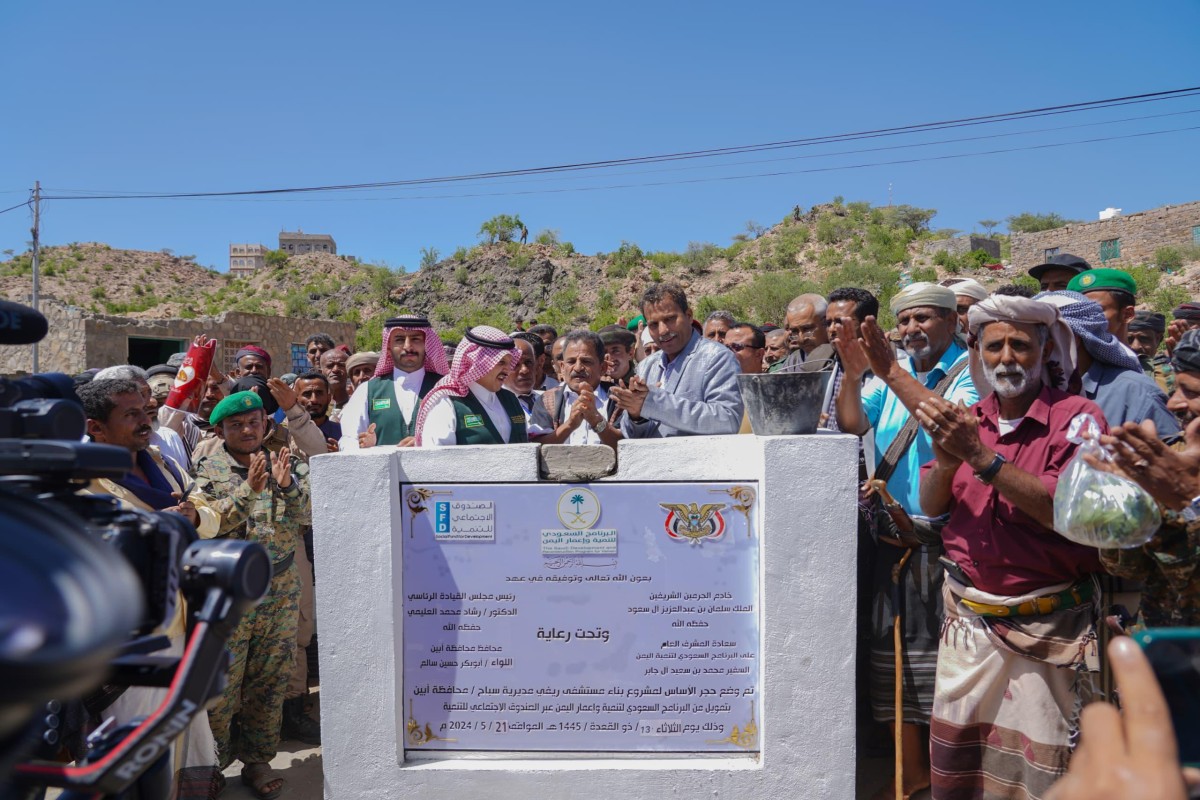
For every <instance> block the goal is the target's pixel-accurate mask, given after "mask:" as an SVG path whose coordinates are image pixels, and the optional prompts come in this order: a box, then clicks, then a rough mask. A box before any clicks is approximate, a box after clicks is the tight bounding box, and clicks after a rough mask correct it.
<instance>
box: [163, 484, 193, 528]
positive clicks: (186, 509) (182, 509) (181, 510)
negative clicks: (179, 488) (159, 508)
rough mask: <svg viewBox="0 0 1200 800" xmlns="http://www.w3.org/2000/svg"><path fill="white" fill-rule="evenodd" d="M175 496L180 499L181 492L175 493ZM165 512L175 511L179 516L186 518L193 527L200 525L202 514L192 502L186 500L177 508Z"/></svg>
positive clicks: (166, 509)
mask: <svg viewBox="0 0 1200 800" xmlns="http://www.w3.org/2000/svg"><path fill="white" fill-rule="evenodd" d="M173 494H174V495H175V496H176V497H179V492H173ZM163 511H174V512H175V513H176V514H179V515H180V516H181V517H186V518H187V521H188V522H190V523H192V526H193V527H194V526H197V525H199V524H200V512H199V511H197V510H196V507H195V506H194V505H192V502H191V501H190V500H185V501H183V502H182V503H180V504H179V505H177V506H171V507H170V508H164V509H163Z"/></svg>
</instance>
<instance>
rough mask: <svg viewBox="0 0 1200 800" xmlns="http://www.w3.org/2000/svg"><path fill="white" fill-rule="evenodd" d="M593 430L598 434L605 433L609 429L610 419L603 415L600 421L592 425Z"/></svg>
mask: <svg viewBox="0 0 1200 800" xmlns="http://www.w3.org/2000/svg"><path fill="white" fill-rule="evenodd" d="M592 430H593V431H595V432H596V433H597V434H601V433H604V432H605V431H606V430H608V420H607V419H605V418H604V417H601V418H600V421H599V422H597V423H596V424H595V425H593V426H592Z"/></svg>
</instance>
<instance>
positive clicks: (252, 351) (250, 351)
mask: <svg viewBox="0 0 1200 800" xmlns="http://www.w3.org/2000/svg"><path fill="white" fill-rule="evenodd" d="M245 356H258V357H259V358H261V359H262V360H263V361H265V362H267V368H268V369H270V368H271V354H270V353H268V352H267V351H266V350H263V349H262V348H261V347H259V346H258V345H256V344H248V345H246V346H245V347H243V348H242V349H241V350H238V351H237V353H235V354H234V356H233V363H235V364H237V363H238V362H239V361H241V360H242V358H243V357H245Z"/></svg>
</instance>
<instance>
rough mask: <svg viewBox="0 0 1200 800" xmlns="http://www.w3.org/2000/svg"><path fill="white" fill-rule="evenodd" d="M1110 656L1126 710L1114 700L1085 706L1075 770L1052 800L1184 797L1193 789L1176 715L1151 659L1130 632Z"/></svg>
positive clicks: (1115, 641)
mask: <svg viewBox="0 0 1200 800" xmlns="http://www.w3.org/2000/svg"><path fill="white" fill-rule="evenodd" d="M1108 656H1109V663H1110V664H1112V670H1113V674H1114V675H1115V676H1116V678H1117V684H1118V687H1119V688H1120V691H1121V705H1122V707H1123V710H1121V711H1117V709H1116V708H1114V707H1113V706H1110V705H1109V704H1108V703H1092V704H1091V705H1090V706H1088V707H1087V708H1085V709H1084V710H1083V716H1082V717H1081V718H1080V733H1081V738H1080V744H1079V747H1078V748H1077V749H1076V750H1075V755H1074V756H1073V757H1072V758H1071V766H1070V769H1068V770H1067V774H1066V775H1064V776H1063V777H1062V778H1061V779H1059V781H1058V782H1057V783H1055V784H1054V786H1053V787H1051V789H1050V791H1049V792H1047V793H1046V800H1076V798H1079V800H1083V798H1087V800H1105V798H1114V800H1116V798H1126V797H1143V798H1147V799H1148V800H1149V799H1150V798H1153V800H1183V799H1184V798H1185V797H1186V796H1187V790H1186V789H1185V788H1184V777H1183V773H1182V772H1181V771H1180V768H1179V755H1178V754H1179V751H1178V749H1177V748H1176V745H1175V732H1174V730H1173V729H1172V728H1171V714H1170V711H1169V710H1168V708H1167V701H1166V699H1165V698H1164V697H1163V693H1162V690H1161V689H1159V687H1158V681H1157V680H1156V679H1155V677H1154V670H1153V669H1151V667H1150V662H1149V661H1148V660H1147V659H1146V656H1145V654H1144V653H1142V651H1141V648H1139V647H1138V646H1137V643H1136V642H1134V641H1133V639H1130V638H1129V637H1128V636H1118V637H1117V638H1116V639H1113V640H1112V643H1111V644H1109V646H1108Z"/></svg>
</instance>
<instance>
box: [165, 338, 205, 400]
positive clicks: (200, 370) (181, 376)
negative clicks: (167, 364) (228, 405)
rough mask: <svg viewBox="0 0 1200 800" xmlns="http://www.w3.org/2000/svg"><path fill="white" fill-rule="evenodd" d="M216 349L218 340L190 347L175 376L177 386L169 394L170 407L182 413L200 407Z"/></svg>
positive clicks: (194, 344)
mask: <svg viewBox="0 0 1200 800" xmlns="http://www.w3.org/2000/svg"><path fill="white" fill-rule="evenodd" d="M216 349H217V340H216V339H209V340H208V341H207V342H205V343H204V344H202V345H198V344H196V343H195V342H193V343H192V345H191V346H190V347H188V351H187V355H185V356H184V357H183V363H182V364H181V365H180V366H179V372H178V373H177V374H176V375H175V385H174V386H173V387H171V391H170V392H169V393H168V394H167V405H168V406H170V407H171V408H177V409H179V410H180V411H193V412H194V411H195V410H196V409H197V408H199V407H200V399H201V398H202V397H203V395H204V384H205V383H206V382H207V381H208V373H209V370H211V369H212V363H213V356H214V355H215V354H216Z"/></svg>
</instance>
